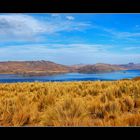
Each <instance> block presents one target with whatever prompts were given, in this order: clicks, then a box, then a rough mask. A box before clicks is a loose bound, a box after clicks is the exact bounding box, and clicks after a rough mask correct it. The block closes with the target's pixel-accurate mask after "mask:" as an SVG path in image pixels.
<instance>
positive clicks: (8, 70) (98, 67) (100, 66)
mask: <svg viewBox="0 0 140 140" xmlns="http://www.w3.org/2000/svg"><path fill="white" fill-rule="evenodd" d="M129 69H140V64H134V63H129V64H120V65H113V64H104V63H97V64H78V65H72V66H67V65H62V64H57V63H54V62H51V61H44V60H41V61H6V62H0V74H21V75H28V76H34V75H52V74H60V73H70V72H78V73H102V72H111V71H120V70H129Z"/></svg>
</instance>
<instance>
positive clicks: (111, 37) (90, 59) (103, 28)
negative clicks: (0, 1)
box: [0, 13, 140, 65]
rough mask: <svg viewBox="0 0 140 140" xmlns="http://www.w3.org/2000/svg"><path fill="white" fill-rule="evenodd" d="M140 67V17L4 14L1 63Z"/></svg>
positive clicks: (0, 19)
mask: <svg viewBox="0 0 140 140" xmlns="http://www.w3.org/2000/svg"><path fill="white" fill-rule="evenodd" d="M9 60H10V61H13V60H14V61H15V60H20V61H21V60H49V61H54V62H56V63H60V64H66V65H73V64H79V63H82V64H94V63H111V64H124V63H129V62H134V63H140V14H57V13H56V14H54V13H53V14H0V61H9Z"/></svg>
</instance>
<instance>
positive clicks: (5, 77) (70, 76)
mask: <svg viewBox="0 0 140 140" xmlns="http://www.w3.org/2000/svg"><path fill="white" fill-rule="evenodd" d="M137 76H140V70H125V71H116V72H109V73H98V74H80V73H67V74H58V75H51V76H21V75H14V74H0V83H14V82H37V81H38V82H48V81H96V80H101V81H109V80H119V79H124V78H128V79H131V78H134V77H137Z"/></svg>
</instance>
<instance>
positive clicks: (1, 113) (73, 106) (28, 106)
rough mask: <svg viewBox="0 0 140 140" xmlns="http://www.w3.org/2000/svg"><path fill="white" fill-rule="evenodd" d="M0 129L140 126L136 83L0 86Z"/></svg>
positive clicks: (139, 93) (139, 86) (139, 84)
mask: <svg viewBox="0 0 140 140" xmlns="http://www.w3.org/2000/svg"><path fill="white" fill-rule="evenodd" d="M0 126H140V81H139V80H138V81H133V80H123V81H114V82H99V81H97V82H62V83H61V82H60V83H59V82H54V83H51V82H49V83H38V82H35V83H15V84H0Z"/></svg>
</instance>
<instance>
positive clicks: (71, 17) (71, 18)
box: [66, 16, 75, 20]
mask: <svg viewBox="0 0 140 140" xmlns="http://www.w3.org/2000/svg"><path fill="white" fill-rule="evenodd" d="M66 19H68V20H74V19H75V18H74V17H73V16H66Z"/></svg>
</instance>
